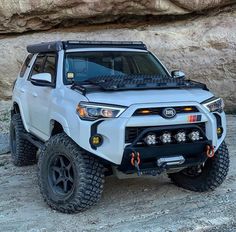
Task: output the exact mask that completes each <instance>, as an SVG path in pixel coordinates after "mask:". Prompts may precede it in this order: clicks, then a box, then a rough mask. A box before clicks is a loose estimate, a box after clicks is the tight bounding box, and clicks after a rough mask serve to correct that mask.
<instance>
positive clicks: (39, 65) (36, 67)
mask: <svg viewBox="0 0 236 232" xmlns="http://www.w3.org/2000/svg"><path fill="white" fill-rule="evenodd" d="M44 60H45V55H41V54H39V55H38V56H37V58H36V60H35V62H34V64H33V67H32V69H31V74H30V77H32V76H33V75H35V74H38V73H41V72H42V70H43V64H44Z"/></svg>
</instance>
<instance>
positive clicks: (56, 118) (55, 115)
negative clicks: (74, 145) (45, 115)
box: [50, 112, 70, 136]
mask: <svg viewBox="0 0 236 232" xmlns="http://www.w3.org/2000/svg"><path fill="white" fill-rule="evenodd" d="M53 121H56V122H58V123H60V124H61V126H62V128H63V130H64V132H65V133H66V134H67V135H68V136H70V130H69V126H68V123H67V121H66V119H65V118H64V117H63V116H62V115H61V114H59V113H57V112H53V113H52V114H51V116H50V127H51V128H50V132H52V129H53V128H52V125H53V123H52V122H53Z"/></svg>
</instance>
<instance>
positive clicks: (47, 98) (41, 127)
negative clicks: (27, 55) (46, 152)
mask: <svg viewBox="0 0 236 232" xmlns="http://www.w3.org/2000/svg"><path fill="white" fill-rule="evenodd" d="M56 62H57V55H56V54H54V53H48V54H39V55H38V56H37V58H36V60H35V62H34V65H33V67H32V70H31V73H30V75H29V78H28V88H27V90H28V93H27V94H28V99H27V101H28V105H29V115H30V122H31V128H30V131H31V132H32V133H34V134H36V135H37V136H38V137H40V138H41V139H43V140H46V139H47V138H48V136H49V134H50V120H49V115H50V110H51V105H52V99H53V94H54V93H55V88H54V87H55V85H56ZM38 73H50V74H51V76H52V84H53V85H54V87H46V86H37V85H34V84H32V82H31V77H32V76H33V75H34V74H38Z"/></svg>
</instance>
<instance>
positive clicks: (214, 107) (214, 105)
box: [203, 97, 224, 113]
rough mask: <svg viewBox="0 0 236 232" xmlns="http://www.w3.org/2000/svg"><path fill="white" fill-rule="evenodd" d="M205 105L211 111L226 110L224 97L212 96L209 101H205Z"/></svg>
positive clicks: (220, 111)
mask: <svg viewBox="0 0 236 232" xmlns="http://www.w3.org/2000/svg"><path fill="white" fill-rule="evenodd" d="M203 105H204V106H205V107H206V108H207V109H208V110H209V111H210V112H219V113H222V111H223V110H224V101H223V99H222V98H216V97H214V98H211V99H208V100H207V101H205V102H203Z"/></svg>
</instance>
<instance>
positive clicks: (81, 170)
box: [38, 133, 104, 213]
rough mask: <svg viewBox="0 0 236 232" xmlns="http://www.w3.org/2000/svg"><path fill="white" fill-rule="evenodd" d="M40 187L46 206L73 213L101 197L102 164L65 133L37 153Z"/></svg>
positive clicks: (58, 135) (87, 206)
mask: <svg viewBox="0 0 236 232" xmlns="http://www.w3.org/2000/svg"><path fill="white" fill-rule="evenodd" d="M38 167H39V172H38V179H39V187H40V191H41V193H42V195H43V198H44V199H45V201H46V202H47V204H48V205H49V206H50V207H52V208H53V209H56V210H58V211H61V212H63V213H76V212H79V211H83V210H85V209H88V208H89V207H90V206H92V205H95V204H96V203H97V202H98V200H99V199H100V198H101V195H102V190H103V183H104V173H103V165H101V164H100V163H99V162H98V161H97V160H96V159H95V158H93V157H91V156H89V155H87V154H86V153H85V152H84V151H82V150H81V149H80V148H79V147H78V145H77V144H76V143H75V142H73V141H72V140H71V139H70V138H69V137H68V136H67V135H66V134H64V133H61V134H57V135H55V136H53V137H51V138H50V139H49V141H48V142H47V143H46V144H45V146H44V148H43V149H42V150H41V151H40V154H39V163H38Z"/></svg>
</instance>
